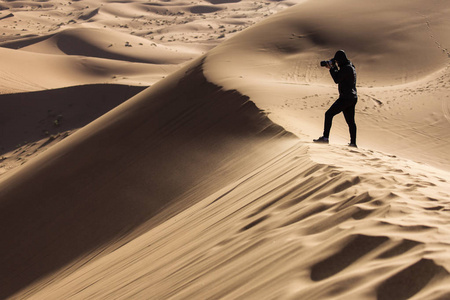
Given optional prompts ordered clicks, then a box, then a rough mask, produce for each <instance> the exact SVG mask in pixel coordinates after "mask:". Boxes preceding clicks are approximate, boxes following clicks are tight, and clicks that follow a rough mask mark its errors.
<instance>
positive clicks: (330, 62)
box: [320, 58, 336, 67]
mask: <svg viewBox="0 0 450 300" xmlns="http://www.w3.org/2000/svg"><path fill="white" fill-rule="evenodd" d="M335 63H336V60H335V59H334V58H332V59H330V60H322V61H321V62H320V66H321V67H326V66H330V67H332V66H334V64H335Z"/></svg>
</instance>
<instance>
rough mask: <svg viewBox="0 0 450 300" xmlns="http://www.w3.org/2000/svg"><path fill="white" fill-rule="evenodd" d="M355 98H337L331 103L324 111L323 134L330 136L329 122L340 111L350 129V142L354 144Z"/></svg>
mask: <svg viewBox="0 0 450 300" xmlns="http://www.w3.org/2000/svg"><path fill="white" fill-rule="evenodd" d="M357 100H358V99H357V98H353V99H352V98H350V99H348V98H340V97H339V98H338V99H337V100H336V101H335V102H334V103H333V105H331V107H330V108H329V109H328V110H327V112H326V113H325V125H324V130H323V136H324V137H326V138H328V137H329V136H330V129H331V124H332V122H333V117H334V116H335V115H337V114H338V113H340V112H343V113H344V117H345V121H346V122H347V125H348V129H349V131H350V143H352V144H356V123H355V106H356V102H357Z"/></svg>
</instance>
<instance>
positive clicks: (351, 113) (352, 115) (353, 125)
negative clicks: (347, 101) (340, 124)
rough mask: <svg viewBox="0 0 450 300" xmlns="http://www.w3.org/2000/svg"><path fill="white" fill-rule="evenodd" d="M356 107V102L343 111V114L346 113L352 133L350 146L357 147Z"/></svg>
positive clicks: (346, 119)
mask: <svg viewBox="0 0 450 300" xmlns="http://www.w3.org/2000/svg"><path fill="white" fill-rule="evenodd" d="M355 105H356V101H355V102H354V104H352V105H350V106H349V107H347V108H345V109H344V110H343V112H344V117H345V121H346V122H347V125H348V129H349V131H350V144H355V145H356V123H355Z"/></svg>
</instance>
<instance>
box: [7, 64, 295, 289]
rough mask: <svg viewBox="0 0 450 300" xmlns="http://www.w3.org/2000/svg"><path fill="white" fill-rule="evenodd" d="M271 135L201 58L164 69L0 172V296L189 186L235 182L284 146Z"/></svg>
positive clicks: (277, 131)
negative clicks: (165, 73)
mask: <svg viewBox="0 0 450 300" xmlns="http://www.w3.org/2000/svg"><path fill="white" fill-rule="evenodd" d="M284 136H285V137H286V138H283V137H284ZM289 137H291V138H289ZM280 138H282V139H283V140H286V142H289V141H290V143H292V140H293V139H292V136H291V135H289V134H287V133H286V132H284V131H283V129H282V128H281V127H279V126H277V125H275V124H273V123H272V122H270V121H269V119H268V118H267V116H265V115H264V114H263V113H262V112H261V111H260V110H259V109H258V108H257V107H256V106H255V105H254V104H253V103H252V102H251V101H249V100H248V97H245V96H243V95H241V94H239V93H237V92H236V91H222V90H221V88H220V87H219V86H216V85H213V84H211V83H209V82H208V81H206V79H205V78H204V76H203V72H202V65H201V60H199V61H198V62H197V63H193V64H192V65H190V66H189V67H187V68H184V69H182V70H180V71H178V72H177V73H175V74H172V75H171V77H170V78H167V79H166V80H164V81H163V82H160V83H159V84H156V85H154V86H152V87H151V88H149V89H147V90H145V91H144V92H141V93H139V94H138V95H137V96H135V97H133V98H132V99H130V100H128V101H127V102H125V103H124V104H122V105H120V106H119V107H118V108H116V109H114V110H113V111H111V112H109V113H107V114H106V115H104V116H102V117H100V118H99V119H97V120H95V121H94V122H92V123H90V124H89V125H88V126H85V127H84V128H82V129H80V130H78V131H77V132H76V133H74V134H72V135H71V136H69V137H68V138H66V139H64V140H63V141H62V142H60V143H58V144H57V145H55V146H53V147H52V148H50V149H49V150H47V151H46V152H44V153H43V154H41V155H39V156H38V157H36V158H35V159H32V160H30V161H29V162H28V163H27V164H25V165H24V166H22V167H21V168H20V169H18V170H14V171H13V172H11V173H8V174H6V175H5V176H4V177H2V178H1V185H0V199H1V202H0V205H1V210H0V223H1V224H3V225H4V226H9V227H10V228H11V230H9V231H8V233H7V234H5V235H2V236H1V237H0V239H1V244H3V245H6V244H7V245H10V247H7V248H6V247H5V248H2V249H1V250H0V257H1V265H2V266H3V267H2V269H1V272H2V275H1V277H2V278H6V279H5V280H3V281H2V283H1V288H0V290H1V291H2V294H1V295H0V296H1V297H5V296H8V295H10V294H11V293H13V292H16V291H17V290H18V289H21V288H24V287H25V286H26V285H28V284H31V283H32V282H33V281H35V280H38V279H39V278H41V277H43V276H46V275H48V274H49V273H51V272H55V271H57V270H58V269H59V268H62V267H64V266H65V265H66V264H69V263H72V264H73V263H75V262H76V261H77V260H78V259H81V260H83V259H86V255H87V256H88V257H92V256H95V255H97V254H99V253H101V251H102V250H101V249H102V248H105V247H108V245H109V246H111V245H113V244H114V243H116V242H118V240H120V239H121V238H122V237H123V236H124V234H127V233H130V232H131V231H132V230H133V229H135V228H136V227H138V226H140V225H141V224H142V223H144V222H146V221H148V220H150V219H151V218H152V216H154V215H155V214H156V213H157V212H158V211H159V210H160V209H162V208H163V207H165V206H167V205H168V204H169V203H170V202H171V201H174V199H175V198H178V197H180V196H181V195H182V194H184V193H187V192H188V191H189V190H190V189H192V188H193V187H196V186H200V187H202V188H203V189H205V191H204V192H202V188H198V190H195V194H196V195H197V197H198V196H199V195H202V194H203V193H206V194H207V193H208V191H209V190H211V189H218V188H220V187H222V186H224V185H226V184H227V183H228V182H232V181H233V180H236V179H237V178H239V176H242V175H243V174H245V173H247V172H248V171H249V170H251V169H253V168H255V167H256V166H258V165H260V164H261V163H262V162H264V161H265V160H267V159H269V158H270V157H271V156H273V155H275V153H277V151H278V149H282V148H284V147H286V145H285V144H286V142H280V141H279V139H280ZM237 166H239V168H237ZM39 174H41V175H39ZM80 174H83V175H82V176H80ZM211 177H213V178H218V179H217V180H212V181H210V180H209V178H211ZM219 178H220V179H219ZM23 187H26V188H23ZM190 201H193V199H189V201H188V202H187V203H186V202H184V200H183V199H180V200H179V201H177V203H178V205H181V206H183V205H184V206H187V205H188V204H189V203H191V202H190ZM183 203H184V204H183ZM6 224H9V225H6ZM3 225H2V226H3ZM35 228H39V231H38V235H36V233H37V232H36V231H35ZM18 237H20V238H19V239H17V238H18ZM120 243H121V244H123V243H126V239H125V241H123V240H122V241H121V242H120ZM51 245H60V246H56V247H54V246H51ZM30 253H34V254H36V256H34V258H31V257H30V258H29V259H27V260H23V259H22V257H23V256H29V255H30ZM46 257H52V259H51V261H48V260H47V259H46ZM87 259H89V258H87ZM75 264H76V263H75Z"/></svg>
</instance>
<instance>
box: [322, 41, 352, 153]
mask: <svg viewBox="0 0 450 300" xmlns="http://www.w3.org/2000/svg"><path fill="white" fill-rule="evenodd" d="M320 64H321V66H324V67H327V68H328V69H329V70H330V74H331V77H333V80H334V82H335V83H337V84H338V89H339V98H338V99H337V100H336V101H335V102H334V103H333V105H331V107H330V108H329V109H328V110H327V112H326V113H325V124H324V130H323V136H321V137H319V138H318V139H315V140H314V142H316V143H326V144H328V138H329V136H330V129H331V124H332V121H333V117H334V116H335V115H337V114H338V113H340V112H343V113H344V117H345V121H346V122H347V125H348V128H349V131H350V144H348V145H349V146H350V147H355V148H357V146H356V123H355V106H356V102H357V101H358V95H357V93H356V70H355V66H354V65H353V64H352V62H351V61H350V60H349V59H348V58H347V55H346V54H345V52H344V51H343V50H339V51H337V52H336V54H335V55H334V58H332V59H331V60H329V61H323V62H321V63H320Z"/></svg>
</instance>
